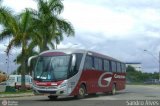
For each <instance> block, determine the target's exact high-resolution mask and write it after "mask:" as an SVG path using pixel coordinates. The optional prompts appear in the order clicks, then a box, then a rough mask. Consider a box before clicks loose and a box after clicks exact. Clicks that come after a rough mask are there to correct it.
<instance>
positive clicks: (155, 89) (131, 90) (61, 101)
mask: <svg viewBox="0 0 160 106" xmlns="http://www.w3.org/2000/svg"><path fill="white" fill-rule="evenodd" d="M5 100H6V101H7V102H8V106H13V105H14V106H140V105H141V106H160V86H153V85H150V86H143V85H127V87H126V89H125V90H123V91H119V92H117V94H116V95H110V94H103V93H98V94H97V95H95V96H86V98H84V99H75V98H73V97H59V98H58V99H57V100H55V101H50V100H49V99H48V97H47V96H42V95H41V96H26V97H15V98H13V97H12V98H0V106H1V105H2V103H1V102H2V101H3V102H4V101H5ZM152 103H153V104H152ZM2 106H3V105H2Z"/></svg>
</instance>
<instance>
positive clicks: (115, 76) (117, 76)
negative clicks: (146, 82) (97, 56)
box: [114, 74, 125, 78]
mask: <svg viewBox="0 0 160 106" xmlns="http://www.w3.org/2000/svg"><path fill="white" fill-rule="evenodd" d="M114 78H125V76H123V75H117V74H114Z"/></svg>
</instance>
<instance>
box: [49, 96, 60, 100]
mask: <svg viewBox="0 0 160 106" xmlns="http://www.w3.org/2000/svg"><path fill="white" fill-rule="evenodd" d="M57 97H58V96H52V95H50V96H48V98H49V99H50V100H56V99H57Z"/></svg>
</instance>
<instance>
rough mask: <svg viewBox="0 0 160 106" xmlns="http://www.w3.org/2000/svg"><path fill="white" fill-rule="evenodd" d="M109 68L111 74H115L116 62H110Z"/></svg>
mask: <svg viewBox="0 0 160 106" xmlns="http://www.w3.org/2000/svg"><path fill="white" fill-rule="evenodd" d="M111 67H112V72H117V69H116V62H114V61H111Z"/></svg>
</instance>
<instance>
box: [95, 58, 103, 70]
mask: <svg viewBox="0 0 160 106" xmlns="http://www.w3.org/2000/svg"><path fill="white" fill-rule="evenodd" d="M94 68H95V69H96V70H102V59H100V58H97V57H95V58H94Z"/></svg>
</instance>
